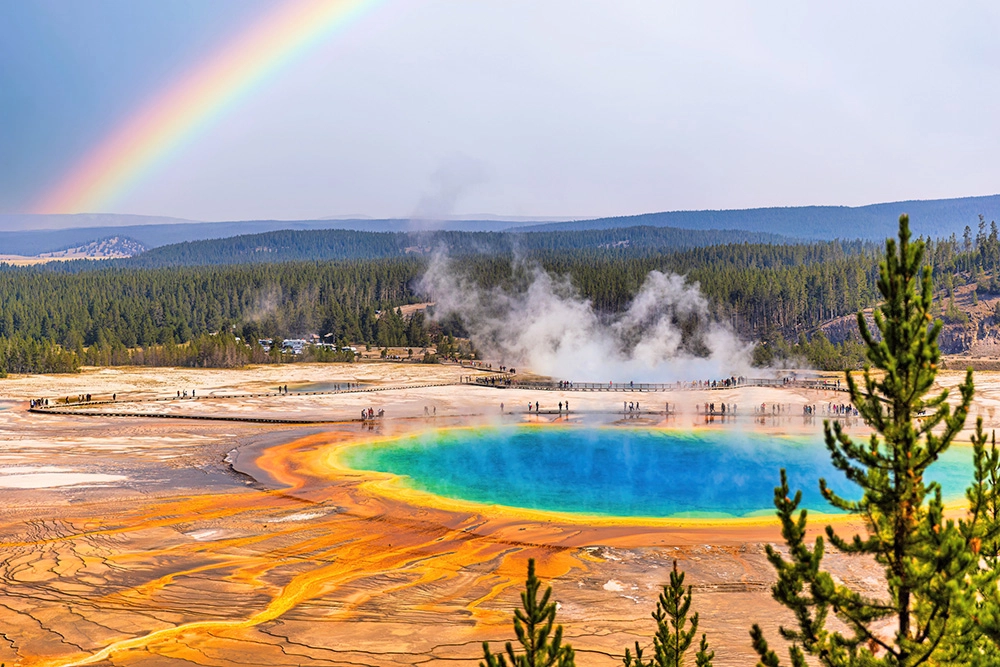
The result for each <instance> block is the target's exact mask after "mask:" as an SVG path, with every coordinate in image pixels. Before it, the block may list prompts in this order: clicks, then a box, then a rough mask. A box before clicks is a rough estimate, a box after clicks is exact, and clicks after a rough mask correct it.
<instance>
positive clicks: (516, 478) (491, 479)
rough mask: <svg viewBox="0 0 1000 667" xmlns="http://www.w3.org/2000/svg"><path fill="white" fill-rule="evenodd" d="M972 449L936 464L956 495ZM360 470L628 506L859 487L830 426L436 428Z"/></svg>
mask: <svg viewBox="0 0 1000 667" xmlns="http://www.w3.org/2000/svg"><path fill="white" fill-rule="evenodd" d="M971 458H972V450H971V448H969V447H952V448H951V449H950V450H949V451H948V452H947V453H946V454H945V456H943V457H942V458H941V460H940V461H938V463H936V464H935V465H934V466H932V467H931V473H932V474H930V475H929V477H930V478H931V479H933V480H934V481H937V482H939V483H941V485H942V488H943V489H944V495H945V498H959V497H961V496H962V494H963V493H964V490H965V487H966V486H968V484H969V482H970V481H971V478H972V475H971V468H972V464H971ZM344 463H345V464H346V465H347V466H349V467H351V468H353V469H355V470H372V471H379V472H388V473H394V474H396V475H400V476H403V483H404V484H405V485H406V486H408V487H410V488H413V489H418V490H420V491H427V492H430V493H433V494H436V495H439V496H444V497H447V498H455V499H461V500H471V501H476V502H481V503H488V504H498V505H506V506H510V507H522V508H528V509H536V510H549V511H558V512H574V513H582V514H592V515H593V514H596V515H605V516H621V517H743V516H754V515H759V514H770V513H771V512H773V511H774V510H773V499H774V487H775V486H777V484H778V481H779V472H778V471H779V469H780V468H786V469H787V470H788V476H789V484H790V486H791V488H792V490H793V492H794V490H795V489H801V490H802V492H803V506H804V507H807V508H809V509H812V510H820V511H825V512H832V511H833V509H832V508H831V507H830V506H829V505H827V504H826V502H825V501H824V500H823V499H822V497H821V496H820V493H819V487H818V482H817V480H818V479H819V478H820V477H825V478H826V480H827V482H828V483H829V484H830V486H831V487H832V488H833V489H834V490H836V491H838V492H839V493H841V494H842V495H845V496H847V497H858V496H859V494H858V493H857V491H856V488H857V487H854V486H853V485H851V484H850V483H848V482H846V481H845V480H844V478H843V475H842V474H841V473H840V472H838V471H837V470H835V469H834V468H833V466H832V465H831V464H830V457H829V454H828V453H827V450H826V447H825V446H824V444H823V438H822V435H821V434H819V433H817V434H816V435H815V436H809V437H795V438H790V437H775V436H768V435H762V434H755V433H744V432H739V431H734V430H726V429H721V430H704V431H695V432H682V431H648V430H641V429H625V428H573V427H566V428H560V427H554V428H531V427H506V428H485V429H456V430H445V431H432V432H427V433H422V434H419V435H413V436H407V437H403V438H399V439H397V440H391V441H386V442H382V443H376V444H373V445H371V446H361V447H355V448H352V449H350V450H348V451H347V452H346V453H345V455H344Z"/></svg>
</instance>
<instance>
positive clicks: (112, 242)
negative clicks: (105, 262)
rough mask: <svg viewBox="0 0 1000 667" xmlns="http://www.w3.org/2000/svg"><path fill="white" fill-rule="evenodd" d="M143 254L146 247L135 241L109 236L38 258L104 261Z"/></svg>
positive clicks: (47, 253)
mask: <svg viewBox="0 0 1000 667" xmlns="http://www.w3.org/2000/svg"><path fill="white" fill-rule="evenodd" d="M144 252H146V246H144V245H142V244H141V243H139V242H138V241H136V240H135V239H130V238H128V237H127V236H109V237H108V238H103V239H98V240H96V241H91V242H90V243H84V244H83V245H79V246H71V247H68V248H64V249H62V250H54V251H52V252H43V253H41V254H40V255H38V257H41V258H43V259H74V258H88V259H105V258H121V257H134V256H136V255H141V254H142V253H144Z"/></svg>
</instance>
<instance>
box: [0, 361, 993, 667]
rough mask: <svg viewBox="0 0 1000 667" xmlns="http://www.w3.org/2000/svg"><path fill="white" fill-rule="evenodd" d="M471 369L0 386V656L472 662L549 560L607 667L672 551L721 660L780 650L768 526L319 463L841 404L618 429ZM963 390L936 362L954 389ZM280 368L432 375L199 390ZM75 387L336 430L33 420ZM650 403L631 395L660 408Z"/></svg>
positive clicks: (645, 626) (795, 399)
mask: <svg viewBox="0 0 1000 667" xmlns="http://www.w3.org/2000/svg"><path fill="white" fill-rule="evenodd" d="M467 373H468V370H459V369H455V368H451V369H449V368H447V367H430V368H428V367H419V366H416V365H414V366H405V365H392V364H357V365H322V366H321V365H302V366H298V365H297V366H295V367H291V368H277V369H275V368H263V369H251V370H248V371H194V370H176V371H172V370H147V369H136V370H120V369H114V371H110V372H109V371H106V370H105V371H89V372H85V373H83V374H81V375H77V376H54V377H35V378H13V379H9V380H5V381H2V384H0V401H2V402H0V494H2V495H0V497H2V499H3V503H2V504H0V540H2V542H3V545H2V549H0V590H2V596H0V661H3V662H5V663H6V664H7V665H11V664H18V665H83V664H94V665H120V664H142V665H157V666H159V665H220V666H221V665H237V664H240V665H248V664H249V665H265V664H266V665H341V664H343V665H394V664H406V665H409V664H422V663H426V662H429V661H435V660H447V661H450V662H459V663H462V664H469V665H473V664H477V662H478V660H479V658H480V654H481V648H480V643H481V641H482V640H483V639H489V640H491V641H496V642H501V641H505V640H508V639H512V638H513V630H512V628H511V627H510V615H511V611H512V609H513V608H514V606H515V605H516V604H517V602H518V593H519V591H520V588H521V585H522V582H523V578H524V574H525V567H526V562H527V559H528V558H535V559H537V561H538V563H539V574H540V575H541V576H542V577H543V578H544V579H546V580H547V581H549V582H550V583H551V584H552V585H553V587H554V589H555V593H554V595H555V598H556V600H558V602H559V615H558V620H559V622H561V623H562V624H563V625H564V626H565V628H566V638H567V640H568V641H570V642H571V643H572V644H573V645H574V647H575V648H576V649H577V652H578V661H579V663H580V664H583V665H588V664H592V665H612V664H620V656H621V654H622V653H623V652H624V649H625V648H626V647H631V646H632V644H633V643H634V642H635V641H640V642H641V643H643V644H645V643H648V641H649V638H650V636H651V633H652V630H653V621H652V620H651V619H650V617H649V613H650V612H651V611H652V610H653V608H654V606H655V601H656V596H657V594H658V592H659V587H660V586H661V585H662V584H663V583H665V581H666V580H667V577H668V572H669V569H670V567H671V566H672V563H673V561H674V560H677V561H678V564H679V566H680V567H681V568H683V569H684V570H685V571H686V572H687V573H688V574H687V582H688V583H690V584H693V585H694V591H695V602H694V604H695V607H696V608H697V610H698V611H699V612H700V613H701V619H702V626H701V627H702V630H703V631H705V632H706V633H707V634H708V637H709V641H710V642H711V643H712V644H713V646H714V647H715V649H716V652H717V659H716V664H718V665H737V664H739V665H746V664H752V663H753V662H754V659H753V656H752V652H751V650H750V644H749V636H748V631H749V628H750V626H751V624H752V623H754V622H759V623H761V624H762V625H763V626H764V627H765V628H767V629H768V634H769V636H770V637H772V638H775V640H774V641H775V643H780V642H777V640H776V627H777V625H778V623H780V622H789V621H790V620H791V619H790V618H789V617H788V615H787V614H785V612H784V610H782V609H780V608H779V607H778V606H777V605H776V604H775V603H773V602H772V601H771V598H770V592H769V587H770V585H771V583H772V582H773V579H774V577H773V574H772V570H771V567H770V565H769V564H768V563H767V562H766V559H765V556H764V553H763V549H764V544H765V543H769V542H775V541H777V540H779V537H778V535H777V530H776V527H775V526H774V525H773V524H770V523H765V524H760V523H758V524H752V523H738V524H726V525H722V524H717V523H716V524H712V523H702V524H698V523H693V524H683V525H682V524H677V523H674V524H671V523H669V522H666V523H661V524H660V525H643V524H642V523H635V522H631V523H629V522H618V523H616V522H614V521H605V522H588V521H587V520H585V519H581V520H575V521H574V520H563V519H562V518H560V517H554V516H552V517H544V516H543V517H540V516H533V515H528V514H524V513H518V512H511V511H508V510H503V509H501V508H489V507H480V508H469V507H460V506H457V505H456V506H449V504H448V503H437V504H420V503H414V502H412V501H411V500H409V499H407V498H403V497H396V496H393V495H392V494H386V493H383V492H382V491H381V490H380V487H379V486H378V484H376V483H373V480H372V479H371V476H370V475H366V474H364V473H356V472H350V471H343V470H336V469H334V468H333V467H331V466H330V465H329V461H330V454H331V452H332V451H334V450H335V448H337V447H339V446H342V445H344V444H348V443H355V442H357V441H358V440H359V439H363V438H368V437H372V436H373V435H379V436H384V435H387V434H390V433H395V432H399V433H402V432H410V431H413V430H416V429H424V428H434V427H439V426H448V425H456V424H469V423H492V422H495V421H497V420H503V421H505V422H520V421H531V422H548V421H558V420H561V419H567V416H566V415H564V414H563V415H560V414H558V413H557V414H544V412H545V411H544V410H543V414H541V415H528V414H525V412H524V409H523V408H521V405H522V404H526V403H527V402H528V401H529V400H538V401H539V402H541V403H543V404H545V405H543V406H542V407H543V408H545V407H547V404H548V403H552V404H553V405H554V404H555V402H556V401H558V400H564V401H565V400H569V401H570V402H571V403H572V405H573V407H574V413H573V414H571V415H570V416H569V417H568V418H569V419H571V420H592V421H593V422H594V423H615V422H621V423H629V424H647V425H650V426H656V425H667V426H680V427H683V428H688V427H691V426H702V427H703V426H706V424H705V421H706V420H705V418H704V417H703V416H699V415H698V414H697V411H696V407H697V406H700V405H701V404H702V403H703V402H704V401H705V400H709V399H710V400H712V401H716V402H721V401H727V402H731V403H738V404H740V408H739V409H738V412H737V415H738V416H737V418H736V420H732V419H730V420H729V421H728V422H722V421H721V420H720V421H715V422H712V423H711V424H707V426H709V427H711V428H738V429H749V428H754V429H761V430H764V431H773V432H815V431H816V429H817V428H818V424H817V423H816V420H811V421H807V420H806V419H804V418H803V417H802V414H801V413H802V406H803V405H805V404H810V405H812V404H818V405H819V404H822V403H824V402H831V401H834V400H837V399H838V398H839V400H843V398H842V397H838V396H837V395H835V394H833V393H832V392H830V395H829V396H827V395H825V394H821V393H819V392H812V393H809V392H805V391H801V392H800V391H794V390H791V391H782V390H775V389H754V390H744V391H742V392H741V391H740V390H734V391H732V392H729V393H725V392H712V393H711V394H709V393H708V392H702V393H700V394H699V393H690V394H684V395H679V394H671V395H670V402H671V403H672V404H674V406H675V410H676V413H675V414H674V415H673V416H672V417H664V416H662V415H654V414H646V415H643V416H641V417H637V418H632V419H629V418H628V415H627V414H625V415H618V414H616V410H618V408H619V407H620V406H619V405H618V404H619V402H620V397H618V396H612V397H607V396H601V395H586V396H583V395H575V394H571V393H567V394H565V395H560V394H558V393H556V392H546V393H544V394H541V395H536V394H532V395H528V394H527V393H523V392H517V391H513V390H495V389H489V388H477V387H458V388H456V387H454V386H448V385H447V383H448V382H449V381H451V380H455V379H457V377H458V376H459V375H460V374H467ZM954 381H955V379H954V378H952V377H951V376H946V377H945V378H944V380H943V383H944V384H949V383H951V384H954ZM279 382H280V383H281V384H286V383H287V384H288V385H289V390H290V392H291V391H292V389H293V386H299V387H307V386H317V384H316V383H329V384H327V385H323V386H330V385H331V384H337V383H341V382H345V383H346V382H363V383H366V384H369V385H371V386H378V387H392V386H400V385H403V384H406V385H412V384H414V383H420V382H424V383H426V384H428V385H432V384H433V385H440V386H429V387H426V388H410V389H399V390H389V391H384V392H375V393H359V394H334V395H319V396H309V397H306V396H296V395H295V394H290V395H289V396H281V397H276V396H260V397H257V398H252V399H245V400H244V399H240V400H235V399H234V400H230V399H210V398H208V396H209V394H210V392H211V391H216V392H219V393H223V392H226V391H232V392H237V391H245V392H259V393H265V392H266V391H267V389H268V388H269V387H271V386H273V387H277V385H278V383H279ZM980 384H981V385H982V386H983V387H984V389H985V391H983V392H982V394H981V399H980V402H979V403H978V404H977V407H976V409H975V410H974V414H975V413H977V412H978V413H980V414H982V415H983V416H984V418H986V419H987V422H991V421H992V412H993V409H994V408H995V406H996V400H997V396H1000V391H997V390H996V387H995V386H994V385H997V386H1000V376H996V377H994V376H985V377H982V378H981V379H980ZM179 387H184V388H190V389H196V390H197V394H198V395H202V396H204V397H205V398H204V399H201V398H199V399H198V400H187V401H184V400H173V401H170V400H166V401H156V402H139V401H134V400H132V399H133V398H134V397H136V396H140V397H142V398H156V397H168V398H169V397H170V396H171V395H173V394H174V393H175V392H176V391H178V390H179V389H178V388H179ZM81 392H85V393H86V392H90V393H93V394H94V395H95V396H97V395H98V394H100V395H102V396H103V395H104V394H105V393H106V394H108V395H110V394H111V393H116V394H118V395H119V399H120V401H119V403H118V404H117V405H116V406H115V409H117V410H128V411H132V412H133V413H135V414H141V413H142V412H144V411H145V410H147V409H149V410H155V411H158V412H161V413H179V414H182V413H192V414H194V413H197V414H206V415H211V414H228V415H260V414H280V415H288V416H296V415H298V416H304V417H310V418H311V417H321V418H324V419H330V420H331V421H334V422H337V421H339V422H340V423H328V424H322V425H306V426H269V425H262V424H252V423H243V422H212V421H197V420H185V419H163V418H146V417H139V416H137V417H106V416H105V417H102V416H92V417H83V416H75V415H51V414H50V415H35V414H29V413H28V412H27V410H26V408H27V402H26V401H27V398H29V397H32V398H34V397H41V396H46V397H47V396H52V397H55V396H63V397H65V396H67V395H71V396H76V395H78V394H79V393H81ZM661 398H664V397H662V396H652V395H651V396H649V397H642V399H640V400H641V401H642V402H643V403H645V402H646V401H647V400H648V401H649V402H650V405H652V401H654V400H656V402H657V403H659V402H660V399H661ZM501 402H503V403H504V412H505V413H506V414H504V415H502V416H501V414H500V408H499V404H500V403H501ZM664 402H666V401H664ZM762 402H763V403H765V404H772V403H781V404H782V405H785V406H787V407H786V408H785V412H783V413H782V415H781V416H773V415H772V416H754V414H753V412H752V408H751V407H750V406H751V405H758V404H760V403H762ZM369 406H372V407H374V408H383V409H385V410H386V418H385V419H384V420H381V421H376V422H369V423H359V422H353V421H349V420H352V419H354V418H355V417H354V415H355V414H360V410H361V408H362V407H369ZM515 406H516V407H515ZM744 406H745V407H744ZM425 408H427V413H426V414H427V416H425V412H424V409H425ZM744 410H745V411H746V412H743V411H744ZM650 412H652V410H650ZM435 413H436V414H435ZM852 428H857V429H859V430H860V427H859V426H857V425H855V426H853V427H852ZM817 447H822V444H821V443H820V442H819V440H818V439H817ZM817 527H819V526H818V525H817ZM848 529H849V527H845V531H846V530H848ZM830 567H831V569H832V570H834V571H835V573H836V574H837V575H838V576H839V577H840V578H841V579H843V580H845V581H848V582H850V583H851V584H852V585H854V586H855V587H858V588H860V589H862V590H865V591H867V592H869V593H872V594H876V593H877V592H878V591H879V590H880V579H879V577H878V575H877V571H876V570H875V569H874V568H872V567H871V566H870V565H869V564H868V563H865V562H861V561H858V560H856V559H852V558H845V557H838V556H834V557H832V558H831V559H830ZM497 648H499V644H498V645H497Z"/></svg>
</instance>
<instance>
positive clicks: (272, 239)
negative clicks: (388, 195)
mask: <svg viewBox="0 0 1000 667" xmlns="http://www.w3.org/2000/svg"><path fill="white" fill-rule="evenodd" d="M790 241H792V239H789V238H786V237H782V236H778V235H776V234H768V233H762V232H745V231H731V230H716V229H713V230H690V229H674V228H670V227H627V228H622V229H599V230H589V231H582V232H578V231H572V232H569V231H560V232H536V233H532V234H522V233H518V232H462V231H434V232H423V233H403V232H359V231H351V230H344V229H324V230H282V231H273V232H265V233H262V234H248V235H243V236H234V237H230V238H224V239H213V240H207V241H192V242H188V243H177V244H174V245H169V246H163V247H160V248H154V249H153V250H150V251H148V252H146V253H144V254H142V255H139V256H137V257H134V258H131V259H129V260H122V262H121V264H122V265H124V266H129V267H145V268H152V267H163V266H208V265H217V264H254V263H272V262H289V261H319V260H355V259H381V258H387V257H400V256H404V255H414V254H415V255H423V254H429V253H433V252H436V251H443V252H447V253H449V254H452V255H480V254H486V255H496V254H500V255H507V254H510V253H515V252H521V253H526V254H536V253H538V252H563V251H580V250H594V251H606V250H611V251H615V250H617V251H620V252H621V253H624V254H628V255H630V256H641V255H644V254H650V253H663V252H672V251H677V250H687V249H691V248H699V247H706V246H713V245H720V244H733V243H753V244H764V243H770V244H783V243H788V242H790Z"/></svg>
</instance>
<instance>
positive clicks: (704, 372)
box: [420, 256, 750, 382]
mask: <svg viewBox="0 0 1000 667" xmlns="http://www.w3.org/2000/svg"><path fill="white" fill-rule="evenodd" d="M526 270H527V271H528V272H529V276H530V280H529V282H528V285H527V287H526V289H523V290H519V291H505V290H502V289H499V288H495V289H482V288H480V287H479V286H477V285H476V284H475V283H473V282H472V281H471V280H470V279H468V278H466V277H464V276H461V275H458V273H457V272H456V271H455V270H454V268H453V266H452V264H451V262H450V261H449V260H448V259H447V258H446V257H443V256H437V257H435V258H434V259H433V260H432V261H431V264H430V266H429V267H428V270H427V272H426V273H425V274H424V276H423V278H422V279H421V284H420V288H421V290H422V291H423V292H424V293H425V294H426V295H427V296H428V297H429V298H430V299H431V300H433V301H435V302H436V303H437V306H436V308H435V316H436V317H438V318H442V317H449V316H451V315H456V316H458V317H459V319H460V320H461V321H462V323H463V324H464V325H465V327H466V328H467V329H468V330H469V332H470V335H471V337H472V340H473V342H474V343H475V344H476V347H477V348H479V349H480V350H481V351H482V352H483V353H485V354H487V355H489V356H490V357H492V358H494V359H501V360H503V361H504V362H505V363H507V364H508V365H511V366H515V367H517V366H526V367H527V368H528V369H530V370H532V371H534V372H536V373H540V374H543V375H549V376H552V377H555V378H558V379H565V380H573V381H578V382H607V381H615V382H628V381H636V382H673V381H676V380H695V379H717V378H721V377H729V376H730V375H734V374H741V373H743V372H745V370H746V369H747V368H748V367H749V351H750V346H749V345H747V344H745V343H742V342H741V341H740V340H739V339H738V338H737V337H736V335H735V334H734V333H733V332H732V330H730V329H729V328H728V327H726V326H724V325H722V324H719V323H718V322H715V321H714V320H713V318H712V317H711V316H710V314H709V309H708V302H707V301H706V300H705V297H703V296H702V294H701V292H700V291H699V288H698V285H697V284H694V285H689V284H686V282H685V280H684V278H683V277H682V276H678V275H668V274H664V273H660V272H659V271H652V272H650V274H649V275H648V276H647V277H646V281H645V283H644V284H643V286H642V288H641V289H640V290H639V292H638V293H637V294H636V296H635V298H634V299H633V301H632V303H631V305H630V306H629V308H628V309H627V310H626V311H625V312H623V313H620V314H618V315H614V316H605V315H603V314H601V313H598V312H597V311H595V309H594V307H593V305H592V304H591V303H590V301H588V300H586V299H584V298H583V297H582V296H580V294H579V292H578V291H577V290H576V289H575V288H574V287H573V285H572V284H571V283H570V281H569V279H568V278H566V277H557V276H552V275H551V274H549V273H547V272H546V271H544V270H543V269H541V268H540V267H537V266H536V267H529V268H527V269H526Z"/></svg>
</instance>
